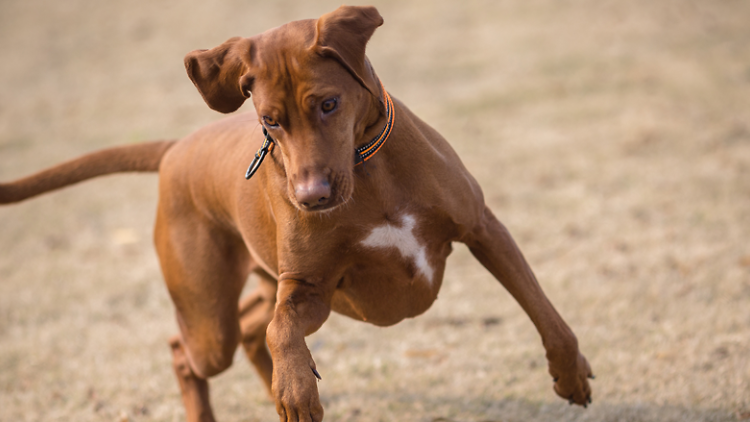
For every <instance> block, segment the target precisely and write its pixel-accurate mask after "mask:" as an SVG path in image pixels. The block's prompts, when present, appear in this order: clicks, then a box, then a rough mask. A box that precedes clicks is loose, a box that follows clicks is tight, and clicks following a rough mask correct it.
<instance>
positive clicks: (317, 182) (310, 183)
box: [294, 178, 331, 208]
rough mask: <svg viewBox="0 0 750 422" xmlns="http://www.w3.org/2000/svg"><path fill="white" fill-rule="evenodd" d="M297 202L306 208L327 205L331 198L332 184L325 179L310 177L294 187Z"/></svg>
mask: <svg viewBox="0 0 750 422" xmlns="http://www.w3.org/2000/svg"><path fill="white" fill-rule="evenodd" d="M294 195H295V196H296V197H297V202H299V204H300V205H302V206H303V207H305V208H314V207H317V206H321V205H325V204H327V203H328V200H329V199H330V198H331V184H330V183H328V180H325V179H316V178H309V179H307V180H305V181H302V182H300V183H297V186H296V187H295V188H294Z"/></svg>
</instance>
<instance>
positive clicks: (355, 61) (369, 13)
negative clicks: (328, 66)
mask: <svg viewBox="0 0 750 422" xmlns="http://www.w3.org/2000/svg"><path fill="white" fill-rule="evenodd" d="M382 24H383V18H382V17H381V16H380V13H378V10H377V9H375V8H374V7H372V6H368V7H360V6H341V7H339V8H338V9H336V10H334V11H333V12H331V13H327V14H325V15H323V16H321V17H320V19H318V22H317V25H316V28H315V42H314V43H313V46H312V48H313V49H315V51H316V52H317V53H318V54H320V55H322V56H326V57H331V58H334V59H336V60H338V61H339V62H340V63H341V64H342V65H343V66H344V67H345V68H346V69H347V70H348V71H349V72H350V73H351V74H352V76H354V78H355V79H357V81H359V83H361V84H362V85H363V86H364V87H365V88H367V89H368V90H369V91H370V92H372V93H373V95H376V96H379V93H380V91H379V86H378V82H377V81H376V80H375V75H374V73H373V72H372V69H370V68H369V66H368V64H367V63H366V58H365V46H366V45H367V41H369V40H370V37H371V36H372V34H373V33H374V32H375V29H376V28H377V27H379V26H380V25H382Z"/></svg>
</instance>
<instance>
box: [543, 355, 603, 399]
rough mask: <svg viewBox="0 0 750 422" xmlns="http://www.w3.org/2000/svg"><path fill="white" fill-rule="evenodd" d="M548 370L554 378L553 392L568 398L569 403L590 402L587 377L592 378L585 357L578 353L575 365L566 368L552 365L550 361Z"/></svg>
mask: <svg viewBox="0 0 750 422" xmlns="http://www.w3.org/2000/svg"><path fill="white" fill-rule="evenodd" d="M549 372H550V374H551V375H552V377H553V378H554V382H555V387H554V388H555V393H557V395H558V396H560V397H562V398H564V399H566V400H568V403H570V404H573V403H575V404H578V405H581V406H583V407H588V405H589V404H591V402H592V400H591V386H590V385H589V381H588V380H589V379H594V374H592V373H591V366H590V365H589V363H588V361H586V358H585V357H584V356H583V355H582V354H581V353H578V359H577V360H576V363H575V365H572V366H571V365H569V366H568V367H567V368H561V367H558V366H553V364H552V362H550V367H549Z"/></svg>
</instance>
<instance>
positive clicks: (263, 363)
mask: <svg viewBox="0 0 750 422" xmlns="http://www.w3.org/2000/svg"><path fill="white" fill-rule="evenodd" d="M254 272H255V273H256V274H258V276H260V280H259V282H258V287H257V288H256V289H255V291H253V292H252V293H250V294H249V295H247V296H246V297H245V298H243V299H242V301H241V302H240V329H241V331H242V346H243V347H244V348H245V353H246V354H247V357H248V359H249V360H250V362H251V363H252V364H253V366H254V367H255V369H256V370H257V371H258V374H259V375H260V377H261V378H262V379H263V382H264V383H265V385H266V389H267V390H268V393H269V394H271V374H272V373H273V361H272V360H271V355H270V353H269V352H268V347H267V346H266V328H268V324H269V323H270V322H271V319H272V318H273V309H274V306H275V305H276V283H277V282H276V279H275V278H274V277H273V276H271V275H270V274H268V273H267V272H265V271H263V270H262V269H260V268H256V269H254Z"/></svg>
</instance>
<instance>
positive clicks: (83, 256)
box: [0, 0, 750, 422]
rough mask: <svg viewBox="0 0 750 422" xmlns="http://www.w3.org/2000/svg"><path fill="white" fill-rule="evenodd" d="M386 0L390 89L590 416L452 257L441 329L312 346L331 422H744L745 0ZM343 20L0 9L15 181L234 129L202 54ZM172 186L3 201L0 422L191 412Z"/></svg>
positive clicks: (197, 8)
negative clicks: (568, 355) (526, 300)
mask: <svg viewBox="0 0 750 422" xmlns="http://www.w3.org/2000/svg"><path fill="white" fill-rule="evenodd" d="M373 3H375V5H376V6H377V7H378V8H379V10H380V12H381V14H382V15H383V16H384V18H385V25H384V26H383V27H381V28H380V29H378V31H377V32H376V33H375V35H374V37H373V39H372V40H371V43H370V46H369V53H368V55H369V57H370V59H371V60H372V62H373V64H374V66H375V68H376V69H377V71H378V73H379V75H380V76H381V78H382V79H383V81H384V83H385V86H386V87H387V88H388V89H389V91H390V92H391V93H392V94H393V95H395V96H396V97H398V98H400V99H401V100H403V101H404V102H405V103H406V104H408V105H410V107H411V108H412V110H414V111H415V112H416V113H417V114H418V115H420V116H421V117H422V118H423V119H425V120H426V121H428V122H430V123H431V124H433V126H435V127H436V128H437V129H438V130H439V131H441V132H442V133H443V134H444V135H445V136H446V137H447V138H448V139H449V140H450V141H451V143H452V144H453V145H454V147H455V148H456V149H457V150H458V152H459V154H460V155H461V156H462V158H463V159H464V162H465V163H466V165H467V167H468V168H469V169H470V170H471V171H472V172H473V174H474V175H475V176H476V177H477V179H478V180H479V182H480V184H481V185H482V187H483V189H484V192H485V195H486V200H487V202H488V204H489V205H490V206H491V207H492V208H493V209H494V210H495V212H496V214H497V215H498V216H499V218H500V219H501V220H502V221H503V222H504V223H505V224H506V225H507V226H508V227H509V229H510V230H511V232H512V233H513V234H514V235H515V237H516V239H517V241H518V243H519V244H520V246H521V248H522V250H523V251H524V253H525V254H526V256H527V258H528V260H529V262H530V263H531V265H532V267H533V268H534V270H535V272H536V274H537V276H538V278H539V280H540V282H541V284H542V285H543V287H544V289H545V290H546V292H547V294H548V296H549V297H550V298H551V300H552V302H553V303H554V304H555V305H556V307H557V309H558V310H559V311H560V313H561V314H562V315H563V316H564V318H566V320H567V321H568V322H569V324H570V325H571V326H572V328H573V329H574V331H575V332H576V333H577V335H578V338H579V342H580V345H581V349H582V350H583V352H584V353H585V354H586V355H587V356H588V358H589V361H590V362H591V363H592V366H593V368H594V372H595V373H596V375H597V379H596V380H595V381H594V382H593V386H594V403H593V406H591V407H590V408H589V409H586V410H584V409H582V408H578V407H570V406H568V404H567V403H566V402H565V401H563V400H560V399H558V398H557V397H556V396H555V394H554V392H553V391H552V381H551V379H550V377H549V375H548V374H547V373H546V364H545V359H544V352H543V349H542V347H541V344H540V339H539V336H538V334H537V333H536V331H535V330H534V327H533V325H532V324H531V322H530V321H529V319H528V318H527V317H526V315H525V314H524V313H523V311H522V310H521V309H520V307H519V306H518V305H517V304H516V303H515V302H514V301H513V299H512V298H511V297H510V296H509V295H508V294H507V293H506V292H505V291H504V290H503V289H502V287H501V286H500V285H499V284H498V283H497V282H496V281H494V279H493V278H492V277H491V276H490V274H489V273H488V272H486V271H485V270H484V269H483V268H482V267H481V266H480V265H479V264H478V263H477V262H475V261H474V260H473V258H472V257H471V255H470V254H469V253H468V252H467V250H466V249H465V248H464V247H463V246H460V245H457V246H456V250H455V252H454V254H453V255H452V256H451V258H450V262H449V267H448V270H447V272H446V276H445V281H444V287H443V291H442V292H441V296H440V299H439V300H438V302H437V303H436V304H435V305H434V306H433V308H432V309H431V310H430V311H428V312H427V313H426V314H425V315H423V316H421V317H420V318H417V319H414V320H409V321H405V322H403V323H401V324H399V325H397V326H395V327H391V328H388V329H382V328H376V327H372V326H369V325H366V324H362V323H357V322H354V321H350V320H348V319H346V318H344V317H340V316H337V315H334V316H332V317H331V318H330V319H329V321H328V322H327V323H326V325H325V326H324V327H323V328H322V329H321V330H320V331H319V332H318V333H316V334H314V335H312V336H311V337H309V338H308V345H309V346H310V349H311V350H312V352H313V355H314V356H315V358H316V361H317V365H318V369H319V370H320V372H321V374H322V375H323V381H322V382H321V383H320V391H321V397H322V400H323V402H324V407H325V408H326V420H328V421H420V422H438V421H441V422H459V421H461V422H480V421H484V422H488V421H492V422H500V421H502V422H511V421H654V422H657V421H658V422H664V421H736V420H750V243H749V242H748V239H750V42H748V41H749V40H750V19H748V18H749V17H750V3H749V2H746V1H740V0H725V1H714V2H697V1H696V2H691V1H687V0H664V1H659V2H654V1H648V0H634V1H624V0H623V1H608V0H604V1H602V0H580V1H574V2H559V1H555V0H502V1H495V0H484V1H483V0H463V1H460V2H450V1H442V2H436V1H428V0H401V1H390V0H382V1H377V0H375V1H373ZM339 4H340V0H337V1H328V0H325V1H316V2H307V1H302V0H285V1H265V2H259V1H239V0H226V1H211V2H201V1H195V0H193V1H184V2H172V1H166V0H148V1H145V0H128V1H124V0H122V1H121V0H112V1H101V2H92V1H83V0H66V1H52V0H2V2H0V45H1V46H2V63H1V64H0V180H10V179H14V178H17V177H21V176H23V175H26V174H28V173H31V172H33V171H37V170H39V169H42V168H44V167H46V166H49V165H51V164H53V163H56V162H58V161H61V160H63V159H67V158H72V157H75V156H77V155H79V154H82V153H84V152H88V151H91V150H94V149H97V148H101V147H106V146H111V145H117V144H124V143H133V142H138V141H140V140H149V139H157V138H176V137H181V136H184V135H186V134H188V133H189V132H190V131H192V130H194V129H196V128H198V127H200V126H201V125H203V124H205V123H207V122H210V121H212V120H216V119H219V118H220V116H219V115H218V114H217V113H215V112H212V111H210V110H209V109H208V108H207V107H206V106H205V104H204V103H203V102H202V100H201V98H200V96H199V95H198V93H197V92H196V91H195V89H194V87H193V86H192V84H191V83H190V81H189V80H188V78H187V77H186V75H185V71H184V69H183V65H182V57H183V56H184V54H185V53H186V52H188V51H190V50H193V49H196V48H209V47H212V46H215V45H217V44H219V43H221V42H223V41H224V40H225V39H227V38H229V37H231V36H235V35H245V36H249V35H253V34H256V33H258V32H261V31H263V30H265V29H268V28H270V27H273V26H277V25H280V24H282V23H284V22H287V21H289V20H294V19H301V18H308V17H317V16H319V15H320V14H322V13H325V12H327V11H330V10H332V9H334V8H335V7H337V6H338V5H339ZM248 106H249V105H247V106H246V107H248ZM386 147H387V146H386ZM156 182H157V178H156V176H154V175H128V176H112V177H107V178H102V179H99V180H95V181H91V182H87V183H85V184H82V185H79V186H76V187H74V188H70V189H66V190H64V191H60V192H57V193H54V194H50V195H45V196H43V197H40V198H37V199H35V200H32V201H28V202H25V203H22V204H19V205H14V206H8V207H2V208H0V420H2V421H125V420H130V421H178V420H183V418H184V412H183V410H182V405H181V402H180V397H179V391H178V388H177V384H176V382H175V380H174V379H173V374H172V370H171V366H170V353H169V349H168V347H167V343H166V339H167V337H168V336H170V335H171V334H174V333H176V331H177V328H176V324H175V321H174V318H173V308H172V305H171V303H170V301H169V298H168V295H167V293H166V289H165V288H164V287H163V283H162V281H161V275H160V272H159V268H158V265H157V261H156V257H155V254H154V250H153V247H152V243H151V233H150V231H151V227H152V224H153V218H154V217H153V216H154V210H155V205H156ZM251 284H252V280H251ZM211 388H212V395H213V400H214V408H215V411H216V414H217V417H218V418H219V419H220V420H221V421H272V420H276V419H275V418H276V416H275V410H274V407H273V404H272V403H271V402H270V401H269V400H268V398H267V397H266V395H265V392H264V391H263V388H262V386H261V383H260V381H259V379H258V377H257V376H256V375H255V374H254V373H253V371H252V370H251V369H250V368H249V365H248V364H247V363H246V361H245V359H244V356H243V355H242V354H241V353H238V355H237V358H236V359H235V364H234V366H233V367H232V368H231V369H230V370H229V371H227V372H225V373H224V374H221V375H220V376H218V377H216V378H215V379H214V380H213V382H212V384H211Z"/></svg>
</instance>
